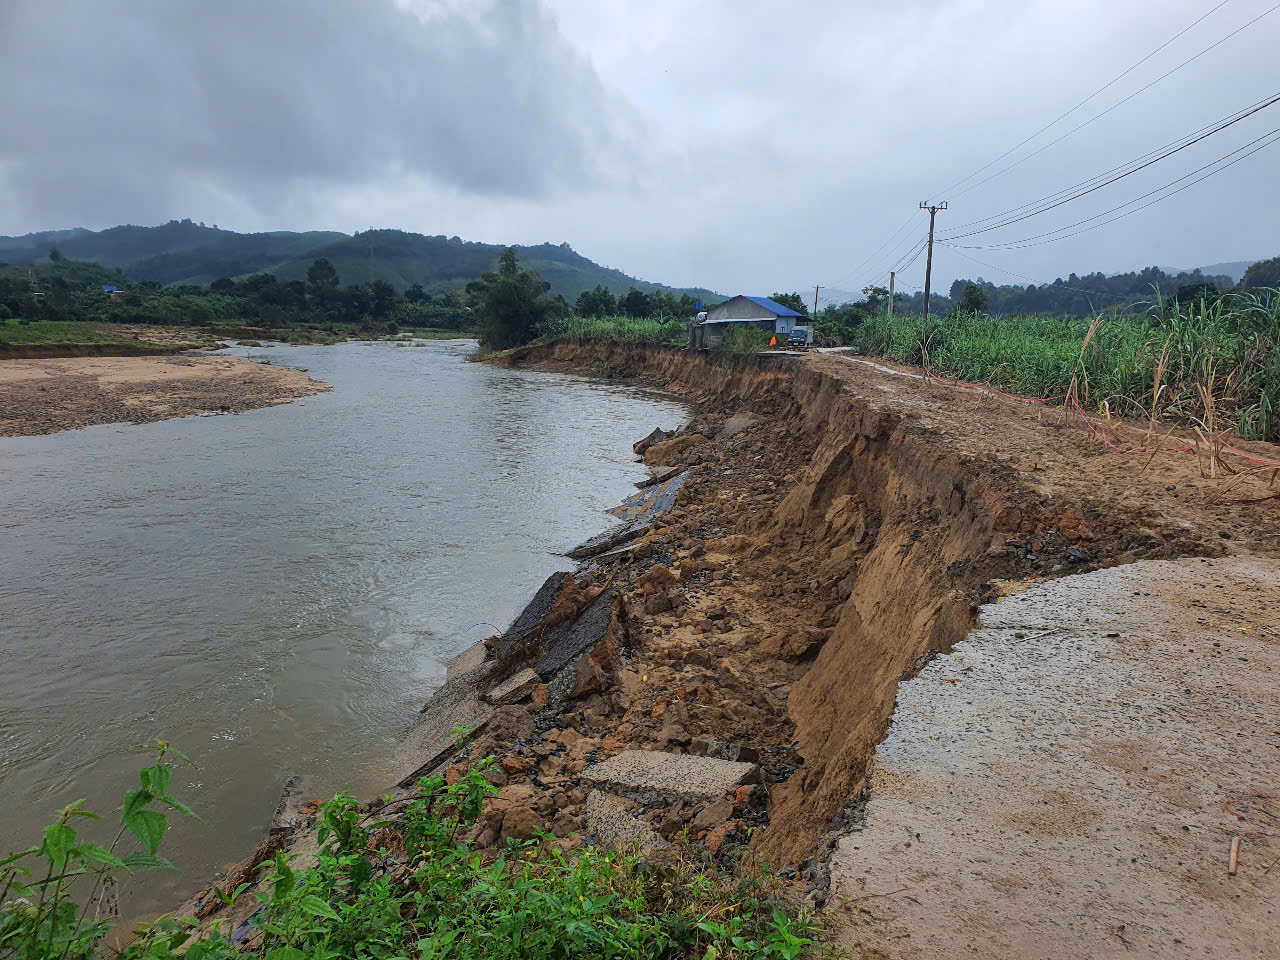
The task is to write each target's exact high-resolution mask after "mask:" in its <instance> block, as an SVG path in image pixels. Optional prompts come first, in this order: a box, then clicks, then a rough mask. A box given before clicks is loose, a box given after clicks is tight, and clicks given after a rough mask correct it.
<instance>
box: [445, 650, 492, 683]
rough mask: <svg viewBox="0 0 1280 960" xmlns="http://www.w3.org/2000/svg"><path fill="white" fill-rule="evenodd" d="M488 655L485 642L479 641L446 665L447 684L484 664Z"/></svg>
mask: <svg viewBox="0 0 1280 960" xmlns="http://www.w3.org/2000/svg"><path fill="white" fill-rule="evenodd" d="M487 653H488V650H487V649H486V647H485V645H484V641H483V640H477V641H476V642H475V643H473V644H472V645H471V646H469V647H467V649H465V650H463V651H462V652H461V653H460V654H458V655H457V656H456V657H454V658H453V659H452V660H450V661H449V662H448V663H447V664H445V682H446V683H448V682H449V681H450V680H452V679H454V678H455V677H459V676H461V675H462V674H464V673H470V672H471V671H472V670H474V669H475V668H476V667H478V666H480V665H481V664H482V663H484V658H485V654H487Z"/></svg>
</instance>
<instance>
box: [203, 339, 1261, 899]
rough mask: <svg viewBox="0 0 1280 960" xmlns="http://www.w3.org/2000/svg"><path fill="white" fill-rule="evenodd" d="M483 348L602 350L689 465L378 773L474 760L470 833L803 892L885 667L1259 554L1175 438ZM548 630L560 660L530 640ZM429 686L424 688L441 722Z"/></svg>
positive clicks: (882, 396) (909, 668)
mask: <svg viewBox="0 0 1280 960" xmlns="http://www.w3.org/2000/svg"><path fill="white" fill-rule="evenodd" d="M505 362H507V363H512V364H520V365H526V366H530V367H534V368H538V369H547V370H557V371H562V372H565V371H575V372H590V371H592V370H599V369H608V370H612V371H621V372H622V373H623V375H625V376H627V377H629V378H632V379H634V380H639V381H641V382H646V383H650V384H653V385H659V386H662V387H663V388H665V389H668V390H671V391H673V392H677V393H679V394H681V395H682V396H684V397H686V398H687V399H688V400H689V401H690V402H691V403H693V404H694V408H695V410H696V416H695V418H694V420H693V421H692V423H690V424H688V425H686V426H685V427H684V428H682V430H681V431H680V432H679V434H678V435H675V436H670V437H664V438H662V439H661V440H660V441H659V442H657V443H655V444H654V445H653V446H652V447H650V448H649V449H648V450H646V451H645V452H644V459H645V460H646V462H647V463H649V464H650V466H651V467H652V468H654V469H655V470H661V471H663V473H662V476H668V475H671V476H674V475H683V476H685V477H686V481H685V482H684V483H683V484H682V486H681V488H680V490H679V492H678V494H677V497H676V500H675V505H674V508H673V509H672V510H671V511H670V512H668V513H666V514H663V515H662V516H659V517H657V518H655V519H653V521H652V522H651V523H650V524H648V526H647V527H646V528H645V529H643V530H641V531H639V532H638V533H636V535H635V536H631V535H629V534H628V536H627V537H626V539H624V540H622V541H619V542H618V543H617V544H616V545H611V549H610V550H609V552H607V553H606V554H604V555H601V556H596V557H594V558H591V559H588V560H587V561H586V563H585V565H584V566H583V568H581V569H580V570H579V572H578V573H577V575H576V576H575V577H573V578H571V579H568V580H562V581H560V582H558V583H549V584H548V587H547V588H546V591H547V592H546V593H545V595H543V596H542V597H541V599H538V600H535V603H534V604H532V605H531V608H530V611H529V612H528V616H526V617H522V618H521V619H520V620H518V621H517V625H516V626H514V627H512V628H511V629H509V630H508V631H505V632H504V634H503V635H502V636H501V637H495V638H494V639H493V640H492V641H491V642H490V643H489V644H488V647H487V651H488V653H489V656H488V658H487V659H486V658H485V656H484V655H485V653H486V648H483V647H482V648H477V650H476V657H477V661H476V662H474V663H472V664H470V665H469V666H470V667H471V670H470V673H468V672H466V671H463V672H462V673H461V675H460V677H459V679H460V681H465V685H466V686H469V687H470V692H468V691H467V690H465V689H461V687H460V686H455V687H454V688H453V694H451V695H457V696H458V697H460V698H461V699H460V700H459V702H462V701H467V702H470V703H484V702H485V697H486V696H487V697H489V698H490V699H492V700H494V701H495V702H490V703H488V705H487V706H486V707H482V708H481V709H480V710H479V711H478V712H476V713H474V714H468V715H467V716H466V717H464V720H465V723H466V725H468V726H471V725H474V724H479V728H478V729H476V730H475V731H474V736H473V738H472V740H471V741H470V742H469V743H468V744H467V745H466V746H465V748H464V749H462V750H460V751H456V752H455V751H450V750H445V751H444V752H443V753H441V751H440V739H439V738H440V735H441V734H442V733H443V732H444V731H443V729H442V730H439V731H437V736H436V738H435V739H433V740H432V741H431V742H430V746H429V748H424V751H426V750H428V749H429V752H422V753H421V754H420V755H418V756H417V757H416V758H415V757H408V758H406V762H405V763H404V765H403V766H402V770H403V771H404V772H406V780H407V781H408V780H412V778H413V776H416V775H417V774H419V773H421V772H426V771H429V770H431V769H437V770H439V771H441V772H442V773H444V774H445V776H446V777H447V778H456V777H458V776H461V775H462V773H463V771H465V770H466V769H467V768H468V766H469V765H470V764H471V763H473V762H474V761H475V760H476V759H479V758H481V757H484V756H487V755H490V754H492V755H494V756H495V757H497V758H498V767H497V768H496V769H495V770H494V771H493V772H492V773H491V774H490V776H491V777H492V779H493V780H494V782H495V783H496V784H497V785H499V786H500V787H501V793H500V794H499V796H498V798H496V799H495V800H494V801H492V802H491V803H490V805H489V808H488V811H487V812H486V814H485V817H484V819H483V820H482V822H481V823H480V824H478V825H477V827H476V829H475V830H474V831H473V832H472V833H471V834H470V835H469V836H468V840H469V841H471V842H472V843H474V844H476V845H477V846H479V847H480V848H481V849H487V850H490V851H493V850H495V849H496V848H497V847H500V846H501V845H502V843H503V842H504V841H505V840H506V839H507V838H511V837H515V838H522V837H528V836H531V835H532V834H533V832H534V831H535V830H536V829H538V828H546V829H549V830H550V831H551V832H552V833H553V834H555V836H556V837H557V838H558V839H557V840H556V841H555V842H556V843H557V844H558V845H560V846H561V847H563V848H572V847H576V846H578V845H580V844H582V843H583V842H587V841H591V840H599V841H605V840H609V839H612V840H614V841H617V840H619V839H622V840H629V841H631V842H636V843H639V844H640V845H642V846H644V847H645V848H646V849H649V850H655V851H658V850H661V849H663V848H664V847H665V845H667V844H676V845H686V846H685V849H690V848H691V849H692V850H693V851H694V852H696V853H698V854H704V855H709V856H720V855H723V853H724V852H725V851H726V850H728V849H729V848H730V847H731V846H732V845H733V843H735V842H742V843H748V842H749V843H750V844H751V845H752V846H753V847H755V848H757V849H758V850H759V851H761V852H762V853H764V854H766V855H767V856H768V857H769V858H770V859H771V860H772V861H773V862H775V863H777V864H781V865H785V866H786V868H787V870H788V872H787V874H786V875H787V876H791V877H794V878H795V879H796V884H797V894H799V895H802V896H808V897H809V898H810V899H811V901H812V902H815V903H823V902H825V901H826V900H827V898H828V895H829V883H828V878H829V866H830V864H829V856H830V852H831V850H832V847H833V845H834V844H835V843H836V841H837V840H838V839H839V838H840V837H841V836H844V835H846V834H847V833H848V832H849V831H850V830H852V829H855V828H856V827H857V826H859V824H860V822H861V818H862V817H863V816H865V813H866V808H865V804H864V803H862V802H860V801H866V799H867V795H866V794H865V792H864V791H865V788H866V786H867V783H868V779H867V777H868V772H869V770H870V769H871V763H872V757H873V756H874V754H875V751H876V749H877V746H878V745H879V744H880V743H881V742H882V741H883V740H884V737H885V734H886V732H887V731H888V729H889V727H890V723H891V718H892V714H893V708H894V703H895V699H896V696H897V692H898V685H899V683H900V681H901V680H902V679H904V678H907V677H910V676H913V675H915V674H916V673H917V672H918V671H919V670H920V669H921V667H922V666H923V665H924V664H926V663H928V662H929V661H930V659H931V658H932V657H933V656H934V655H936V654H938V653H942V652H946V651H949V650H951V649H953V648H954V647H955V646H956V645H957V644H960V643H963V642H965V640H966V637H967V636H968V634H969V632H970V631H971V630H972V629H973V627H974V626H975V623H976V615H977V611H978V610H979V609H980V606H981V604H982V603H983V602H985V601H987V600H989V599H991V598H993V597H994V596H997V595H998V594H999V592H1000V591H1001V590H1002V589H1004V588H1003V587H1002V586H1001V584H1003V583H1007V582H1011V581H1012V582H1017V581H1026V580H1035V579H1042V578H1048V579H1054V578H1058V577H1061V576H1065V575H1067V574H1070V573H1079V572H1087V571H1090V570H1105V569H1110V568H1113V567H1116V566H1119V565H1122V564H1127V563H1130V562H1133V561H1137V560H1144V559H1152V558H1173V557H1180V556H1205V557H1216V556H1220V555H1222V554H1224V553H1226V552H1229V551H1231V552H1256V553H1270V554H1274V553H1275V552H1276V551H1277V549H1280V548H1278V547H1277V543H1278V542H1280V541H1277V539H1276V536H1277V534H1278V533H1280V521H1278V520H1277V517H1276V516H1275V515H1274V512H1273V511H1270V510H1269V509H1268V508H1267V506H1266V505H1265V504H1262V503H1258V502H1250V501H1256V500H1257V496H1256V494H1257V493H1258V492H1259V490H1265V484H1266V478H1265V477H1259V478H1255V479H1251V480H1238V481H1234V482H1233V483H1232V485H1231V486H1230V487H1229V488H1227V489H1226V490H1224V487H1225V486H1226V485H1225V484H1224V481H1223V479H1222V476H1221V475H1220V474H1219V475H1218V476H1216V477H1214V476H1209V475H1207V473H1205V472H1202V470H1201V467H1202V466H1203V465H1202V464H1199V463H1197V462H1196V460H1195V459H1194V458H1185V457H1184V458H1166V459H1163V460H1161V461H1160V462H1159V463H1152V464H1148V467H1147V469H1145V470H1139V469H1135V468H1134V466H1133V464H1132V462H1131V461H1126V460H1124V459H1122V458H1118V457H1116V456H1113V455H1111V454H1109V453H1107V452H1105V450H1103V449H1102V448H1100V447H1099V446H1098V445H1097V443H1096V442H1095V441H1094V440H1093V439H1092V438H1091V437H1090V435H1089V434H1088V433H1087V432H1086V431H1085V430H1083V429H1080V428H1079V426H1078V425H1076V426H1073V425H1072V424H1070V423H1069V422H1067V421H1064V420H1062V419H1061V418H1060V417H1059V418H1057V419H1055V415H1054V414H1053V413H1049V412H1040V411H1035V412H1030V411H1027V410H1026V409H1025V408H1023V407H1020V406H1015V405H1006V404H1001V403H998V402H993V401H992V400H990V399H989V398H986V397H980V396H972V395H965V394H957V393H955V392H954V391H949V390H946V389H944V388H941V387H938V386H937V385H934V384H930V383H926V382H919V381H914V380H909V379H905V378H901V377H897V376H894V375H892V374H891V373H887V372H884V371H876V370H873V369H871V368H867V367H864V366H860V365H855V364H851V363H849V362H847V361H844V360H842V359H840V358H835V357H809V358H797V359H795V360H784V361H778V360H773V359H770V360H768V361H766V362H765V365H761V364H760V363H759V362H738V363H733V362H729V361H724V360H717V359H707V358H703V357H694V356H690V355H688V354H685V353H680V352H647V351H642V350H626V349H621V348H611V347H571V346H561V347H553V348H535V349H532V350H526V351H520V352H517V353H516V354H513V355H511V356H509V357H507V358H506V360H505ZM774 364H785V365H776V366H775V365H774ZM665 426H672V425H670V424H667V425H665ZM636 439H639V438H638V437H637V438H636ZM1251 449H1254V450H1255V452H1257V453H1259V454H1262V453H1267V452H1268V451H1267V450H1265V449H1264V448H1262V447H1259V448H1251ZM1272 456H1274V453H1272ZM1255 487H1256V488H1258V489H1254V488H1255ZM1227 494H1230V495H1227ZM624 519H625V518H624ZM583 624H587V625H589V629H588V628H587V627H585V626H581V625H583ZM580 626H581V629H580ZM583 631H585V632H586V634H587V635H586V636H585V637H584V636H582V632H583ZM567 637H576V638H577V639H576V641H575V644H580V645H574V646H573V657H571V658H570V660H569V661H565V660H564V659H563V658H561V657H551V658H550V659H548V657H550V655H551V653H552V652H553V650H555V649H562V644H563V643H564V642H566V638H567ZM583 640H585V641H586V642H582V641H583ZM526 671H527V672H526ZM468 677H469V679H466V678H468ZM504 682H506V683H507V685H506V686H504ZM446 707H447V704H443V702H442V701H441V700H439V699H437V700H435V701H433V705H429V708H428V709H429V711H433V710H440V711H441V713H440V717H439V721H440V723H441V724H444V723H447V722H448V721H450V720H451V719H453V715H452V714H450V712H449V710H448V709H446ZM1254 735H1256V736H1266V734H1265V733H1264V732H1262V731H1257V732H1256V733H1255V734H1254ZM423 742H424V744H425V743H426V741H423ZM413 749H414V748H413V747H412V746H410V750H411V751H412V750H413ZM703 761H711V762H710V763H707V762H703ZM724 764H728V765H729V766H723V765H724ZM664 770H665V771H666V773H664V772H663V771H664ZM691 771H692V772H691ZM713 771H719V773H715V774H714V775H713ZM1277 773H1280V771H1277ZM721 775H723V778H727V779H722V778H720V777H721ZM690 781H692V782H696V783H701V784H706V785H708V786H704V787H702V788H699V789H693V788H691V787H690V786H689V783H690ZM717 787H718V788H719V789H717ZM1135 789H1136V788H1135ZM870 802H871V804H874V796H872V797H871V801H870ZM304 822H305V818H304ZM282 842H283V841H282ZM211 904H212V900H211V898H210V897H209V896H207V895H206V896H205V897H204V898H202V899H200V900H199V901H198V902H197V904H195V905H194V908H199V909H208V908H209V907H210V906H211ZM246 916H247V914H245V915H244V916H238V917H236V918H235V919H236V920H237V922H243V920H244V919H245V917H246Z"/></svg>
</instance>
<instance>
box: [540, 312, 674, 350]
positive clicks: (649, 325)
mask: <svg viewBox="0 0 1280 960" xmlns="http://www.w3.org/2000/svg"><path fill="white" fill-rule="evenodd" d="M542 339H544V340H546V341H549V342H551V343H622V344H630V345H641V344H653V345H657V344H663V343H679V344H681V345H683V344H684V343H685V342H686V340H687V333H686V331H685V325H684V323H682V322H681V321H680V320H678V319H677V320H670V321H668V322H667V323H659V322H658V321H657V320H655V319H653V318H652V317H625V316H618V317H580V316H578V315H576V314H571V315H569V316H567V317H559V318H556V319H555V320H553V321H552V322H551V324H550V325H549V327H548V328H547V330H546V331H544V334H543V337H542Z"/></svg>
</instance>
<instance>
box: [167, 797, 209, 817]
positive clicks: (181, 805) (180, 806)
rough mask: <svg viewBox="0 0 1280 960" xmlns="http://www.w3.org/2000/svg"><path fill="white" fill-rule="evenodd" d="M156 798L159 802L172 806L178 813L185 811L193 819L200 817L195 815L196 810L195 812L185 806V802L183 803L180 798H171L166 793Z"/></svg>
mask: <svg viewBox="0 0 1280 960" xmlns="http://www.w3.org/2000/svg"><path fill="white" fill-rule="evenodd" d="M157 799H158V800H159V801H160V802H161V803H167V804H168V805H169V806H171V807H173V809H175V810H177V811H178V812H179V813H185V814H186V815H187V816H188V817H191V818H192V819H194V820H199V819H200V818H199V817H198V816H197V815H196V812H195V811H194V810H192V809H191V808H190V807H188V806H187V805H186V804H185V803H183V802H182V801H181V800H175V799H173V797H171V796H168V795H167V794H166V795H165V796H163V797H158V798H157Z"/></svg>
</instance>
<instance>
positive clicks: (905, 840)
mask: <svg viewBox="0 0 1280 960" xmlns="http://www.w3.org/2000/svg"><path fill="white" fill-rule="evenodd" d="M979 623H980V627H979V629H977V630H975V631H973V632H971V633H970V634H969V636H968V638H967V639H966V640H964V641H962V642H960V643H958V644H956V645H955V647H954V648H953V649H952V651H951V652H950V653H949V654H947V655H944V656H939V657H937V658H936V659H934V660H933V661H931V662H930V663H929V664H928V665H927V666H926V667H925V668H924V669H923V670H922V671H921V672H920V673H919V675H917V676H916V677H915V678H914V679H912V680H909V681H907V682H905V683H903V684H902V685H901V686H900V687H899V688H898V700H897V706H896V709H895V711H894V715H893V724H892V726H891V727H890V730H889V734H888V737H887V738H886V739H885V741H884V742H883V743H882V744H881V745H880V747H879V748H878V749H877V751H876V755H875V761H874V765H873V767H872V775H871V779H870V783H869V797H870V799H869V800H868V802H867V804H866V807H865V817H866V819H865V823H864V824H863V826H862V828H861V829H860V830H859V831H858V832H855V833H851V834H849V835H847V836H845V837H843V838H842V839H841V840H840V841H839V843H838V845H837V847H836V851H835V853H834V854H833V856H832V859H831V875H832V890H831V893H832V896H831V901H830V902H831V903H832V905H833V906H834V905H837V904H839V903H841V902H844V899H845V898H848V899H849V900H852V901H867V902H872V901H870V899H869V898H872V897H874V898H876V899H875V900H874V903H875V920H874V922H869V921H868V922H854V923H851V924H850V925H849V927H848V929H847V930H846V931H845V932H844V933H843V934H842V938H843V939H844V941H845V945H846V946H849V947H851V948H855V949H854V952H855V953H858V954H862V953H863V952H865V953H866V954H868V955H872V954H875V955H880V954H881V953H882V952H883V953H884V954H888V955H892V956H894V957H895V958H903V960H911V958H917V960H942V958H951V957H957V956H965V955H968V954H970V953H981V954H982V955H984V956H987V957H991V958H1021V957H1033V956H1034V957H1039V958H1045V960H1068V958H1070V960H1077V958H1080V957H1126V958H1152V960H1155V958H1161V960H1164V958H1181V957H1187V958H1190V957H1208V956H1214V957H1261V956H1263V955H1274V953H1275V945H1276V944H1277V943H1280V921H1277V918H1276V916H1275V903H1276V898H1277V896H1280V875H1277V873H1276V871H1275V870H1271V872H1270V875H1268V873H1267V870H1268V865H1269V864H1273V863H1276V862H1277V861H1278V860H1280V833H1277V832H1276V831H1275V824H1276V823H1277V822H1280V803H1277V801H1276V799H1275V798H1276V794H1275V784H1276V783H1277V782H1280V737H1277V735H1276V722H1275V718H1276V716H1277V706H1278V704H1280V700H1278V699H1277V695H1276V690H1277V680H1278V679H1280V644H1277V643H1276V641H1275V637H1276V636H1278V635H1280V563H1278V562H1277V561H1275V560H1266V559H1261V558H1245V557H1234V558H1219V559H1213V560H1205V559H1196V560H1177V561H1164V560H1158V561H1157V560H1147V561H1142V562H1139V563H1133V564H1128V565H1124V566H1119V567H1115V568H1113V569H1108V570H1098V571H1094V572H1092V573H1087V574H1081V575H1079V576H1074V577H1064V578H1062V579H1060V580H1053V581H1050V582H1048V583H1043V584H1038V585H1036V586H1033V587H1031V588H1030V589H1028V590H1027V591H1026V592H1024V593H1021V594H1017V595H1015V596H1012V597H1009V598H1007V599H1005V600H1002V601H1000V602H998V603H995V604H991V605H988V606H985V607H983V608H982V611H981V613H980V620H979ZM1236 837H1240V838H1242V844H1241V853H1240V859H1239V868H1238V869H1239V874H1238V875H1237V876H1235V877H1232V876H1231V875H1230V873H1229V850H1230V849H1231V844H1232V840H1233V838H1236ZM903 890H908V891H909V896H908V895H898V894H900V893H901V892H902V891H903ZM1268 931H1270V932H1268ZM1267 943H1271V944H1272V947H1266V946H1265V945H1266V944H1267Z"/></svg>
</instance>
